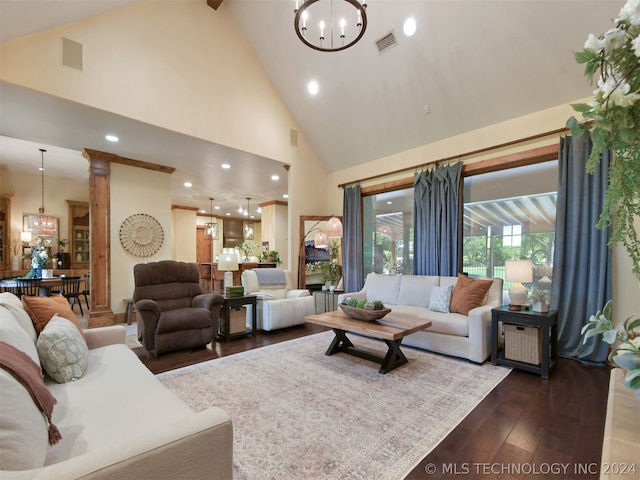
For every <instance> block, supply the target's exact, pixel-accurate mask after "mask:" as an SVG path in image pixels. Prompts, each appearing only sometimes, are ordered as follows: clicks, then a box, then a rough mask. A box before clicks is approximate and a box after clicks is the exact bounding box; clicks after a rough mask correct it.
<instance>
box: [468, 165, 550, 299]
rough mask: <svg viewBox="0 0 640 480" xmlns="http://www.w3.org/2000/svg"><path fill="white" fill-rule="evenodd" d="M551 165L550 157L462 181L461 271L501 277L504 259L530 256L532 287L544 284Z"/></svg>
mask: <svg viewBox="0 0 640 480" xmlns="http://www.w3.org/2000/svg"><path fill="white" fill-rule="evenodd" d="M557 169H558V162H557V161H554V162H545V163H541V164H537V165H529V166H526V167H517V168H512V169H509V170H504V171H501V172H492V173H486V174H482V175H476V176H472V177H466V178H465V179H464V199H465V203H464V236H463V249H462V250H463V252H462V254H463V266H462V271H463V272H466V273H468V274H469V275H470V276H482V277H498V278H502V279H504V278H505V275H504V265H505V260H521V259H522V260H524V259H527V260H528V259H531V261H532V263H533V285H535V286H537V287H538V288H540V289H549V288H550V282H551V279H552V278H553V263H552V262H553V246H554V240H555V220H556V203H557V192H556V189H557V178H558V173H557ZM510 286H511V284H510V283H508V282H506V283H505V284H504V288H505V289H508V288H509V287H510ZM529 287H531V285H529Z"/></svg>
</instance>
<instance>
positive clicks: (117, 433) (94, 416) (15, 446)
mask: <svg viewBox="0 0 640 480" xmlns="http://www.w3.org/2000/svg"><path fill="white" fill-rule="evenodd" d="M56 317H57V315H56ZM54 318H55V317H54ZM58 318H60V317H58ZM53 321H54V320H51V322H53ZM51 322H50V323H51ZM63 323H66V324H67V325H70V326H71V328H73V329H76V327H75V326H73V324H72V323H71V322H69V321H68V320H63ZM76 333H77V329H76V332H74V334H76ZM84 334H85V338H86V344H87V347H88V361H87V366H86V370H85V371H84V374H82V376H81V377H80V378H79V379H77V380H72V381H69V382H67V383H60V384H59V383H56V382H55V381H53V380H52V379H51V378H49V377H47V376H45V385H46V387H47V388H48V390H49V391H50V392H51V394H53V396H54V397H55V399H56V400H57V403H56V404H55V405H54V408H53V414H52V417H51V423H52V424H53V425H55V426H56V427H57V428H58V430H59V431H60V433H61V435H62V439H61V440H60V441H59V442H58V443H56V444H55V445H49V444H48V440H47V438H48V437H47V422H46V418H45V416H44V415H43V414H42V413H41V412H40V410H38V408H37V406H36V404H35V403H34V402H33V401H32V400H31V397H30V395H29V393H28V391H27V390H26V389H25V388H24V387H23V386H22V384H21V383H19V382H18V380H16V379H15V378H14V377H13V376H12V375H11V374H10V373H8V371H7V370H5V369H0V405H1V406H2V407H1V409H0V478H2V479H3V480H13V479H64V480H71V479H80V478H82V479H123V478H153V479H176V478H189V479H212V478H215V479H231V478H232V468H233V466H232V450H233V432H232V425H231V419H230V418H229V415H228V414H227V413H226V412H224V411H223V410H221V409H218V408H211V409H208V410H205V411H202V412H199V413H196V412H194V411H193V410H191V408H189V407H188V406H187V405H186V404H185V403H183V402H182V401H181V400H180V399H179V398H178V397H177V396H176V395H174V394H173V393H172V392H171V391H169V390H168V389H167V388H165V387H164V386H163V385H162V383H161V382H160V381H159V380H157V379H156V378H155V376H154V375H153V374H152V373H151V372H150V371H149V370H148V369H147V368H146V367H145V366H144V365H143V364H142V363H141V362H140V360H139V359H138V357H137V356H136V354H135V353H133V352H132V351H131V350H130V349H129V348H128V347H127V346H126V344H125V340H126V334H125V328H124V326H122V325H118V326H112V327H102V328H95V329H89V330H84ZM80 338H81V337H80ZM0 341H2V342H5V343H7V344H9V345H12V346H14V347H16V348H17V349H18V350H20V351H22V352H24V353H27V354H28V355H29V356H30V357H31V358H32V360H34V362H36V364H38V365H40V361H39V357H38V351H37V350H36V346H35V342H36V331H35V330H34V328H33V325H32V324H31V323H30V318H29V316H28V315H27V313H26V312H25V311H24V310H22V309H21V303H20V300H18V299H17V297H15V296H14V295H13V294H11V293H2V294H0ZM2 348H5V350H6V351H8V350H9V349H8V348H7V347H6V346H5V345H4V344H3V346H2ZM26 420H28V421H26ZM43 435H44V436H43Z"/></svg>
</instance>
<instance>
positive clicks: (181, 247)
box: [171, 208, 196, 262]
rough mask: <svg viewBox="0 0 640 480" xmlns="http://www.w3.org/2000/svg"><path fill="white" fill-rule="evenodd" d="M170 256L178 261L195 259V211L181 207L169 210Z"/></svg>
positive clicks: (192, 260)
mask: <svg viewBox="0 0 640 480" xmlns="http://www.w3.org/2000/svg"><path fill="white" fill-rule="evenodd" d="M171 230H172V238H173V242H172V243H171V258H173V259H174V260H177V261H179V262H195V261H196V212H195V211H193V210H185V209H182V208H174V209H172V210H171Z"/></svg>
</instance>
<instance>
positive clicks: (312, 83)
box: [307, 80, 320, 95]
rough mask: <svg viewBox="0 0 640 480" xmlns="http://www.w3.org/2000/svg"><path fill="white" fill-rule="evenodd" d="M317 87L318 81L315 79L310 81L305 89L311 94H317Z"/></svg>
mask: <svg viewBox="0 0 640 480" xmlns="http://www.w3.org/2000/svg"><path fill="white" fill-rule="evenodd" d="M319 89H320V87H319V86H318V82H316V81H315V80H312V81H310V82H309V85H307V90H309V93H310V94H311V95H317V94H318V90H319Z"/></svg>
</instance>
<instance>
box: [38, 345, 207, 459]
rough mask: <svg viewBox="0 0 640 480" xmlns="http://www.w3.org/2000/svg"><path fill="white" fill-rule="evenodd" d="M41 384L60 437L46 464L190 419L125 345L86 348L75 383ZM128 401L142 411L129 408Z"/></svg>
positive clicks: (187, 411) (185, 408)
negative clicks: (52, 398) (50, 399)
mask: <svg viewBox="0 0 640 480" xmlns="http://www.w3.org/2000/svg"><path fill="white" fill-rule="evenodd" d="M45 382H46V384H47V386H48V387H49V390H50V391H51V393H52V394H53V395H54V396H55V397H56V398H57V399H58V404H57V405H56V408H55V409H54V410H53V419H52V421H53V423H54V424H55V425H56V426H57V427H58V429H59V430H60V433H61V434H62V440H61V441H60V442H58V443H57V444H56V445H52V446H50V447H49V450H48V452H47V458H46V461H45V465H51V464H53V463H59V462H61V461H64V460H67V459H69V458H72V457H77V456H79V455H82V454H84V453H87V452H93V451H96V450H99V449H101V448H107V447H112V446H113V445H118V444H120V442H122V439H123V435H125V436H126V437H127V438H129V439H133V438H135V437H141V436H144V435H148V434H149V431H152V430H155V429H157V427H158V426H159V425H166V424H169V423H171V422H173V421H179V420H181V419H186V418H188V417H189V416H191V415H193V410H192V409H191V408H189V407H188V406H187V405H186V404H185V403H184V402H183V401H181V400H180V399H179V398H178V397H177V396H176V395H175V394H174V393H173V392H171V391H169V390H168V389H167V388H166V387H164V386H163V385H162V383H160V382H158V381H157V379H156V378H155V376H154V375H153V374H152V373H151V372H150V371H149V370H148V369H147V368H146V367H145V366H144V364H143V363H142V362H141V361H140V360H139V359H138V357H137V356H136V354H135V353H133V351H132V350H131V349H130V348H129V347H127V346H126V345H123V344H118V345H109V346H106V347H100V348H95V349H92V350H90V351H89V361H88V365H87V370H86V371H85V373H84V375H83V376H82V378H81V379H79V380H77V381H75V382H69V383H64V384H57V383H55V382H53V380H51V379H45ZM197 387H198V386H197V385H196V384H194V388H197ZM132 402H135V403H136V404H137V405H139V406H143V408H131V403H132ZM123 432H124V434H123Z"/></svg>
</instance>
